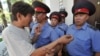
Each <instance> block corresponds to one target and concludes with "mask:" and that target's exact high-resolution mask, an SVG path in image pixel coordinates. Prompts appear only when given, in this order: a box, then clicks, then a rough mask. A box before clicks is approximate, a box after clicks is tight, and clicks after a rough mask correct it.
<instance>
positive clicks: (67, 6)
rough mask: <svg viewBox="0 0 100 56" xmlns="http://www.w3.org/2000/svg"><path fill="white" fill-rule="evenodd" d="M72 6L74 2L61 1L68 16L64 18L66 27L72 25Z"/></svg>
mask: <svg viewBox="0 0 100 56" xmlns="http://www.w3.org/2000/svg"><path fill="white" fill-rule="evenodd" d="M73 4H74V0H63V5H64V6H65V9H66V11H67V12H68V16H67V18H66V24H68V25H70V24H72V23H73V14H72V6H73Z"/></svg>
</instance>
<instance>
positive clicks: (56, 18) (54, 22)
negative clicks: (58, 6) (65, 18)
mask: <svg viewBox="0 0 100 56" xmlns="http://www.w3.org/2000/svg"><path fill="white" fill-rule="evenodd" d="M50 21H51V26H52V28H53V29H54V30H55V31H56V32H57V34H58V35H59V37H60V36H62V35H64V32H63V31H62V30H61V29H60V28H59V27H58V26H59V23H60V21H61V16H60V13H59V12H57V11H54V12H52V13H51V14H50Z"/></svg>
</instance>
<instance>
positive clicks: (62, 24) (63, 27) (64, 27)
mask: <svg viewBox="0 0 100 56" xmlns="http://www.w3.org/2000/svg"><path fill="white" fill-rule="evenodd" d="M59 28H60V29H61V30H62V31H63V32H64V34H66V31H67V29H68V25H67V24H65V23H61V24H59Z"/></svg>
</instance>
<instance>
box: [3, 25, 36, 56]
mask: <svg viewBox="0 0 100 56" xmlns="http://www.w3.org/2000/svg"><path fill="white" fill-rule="evenodd" d="M2 37H3V40H4V42H5V44H6V47H7V50H8V53H9V56H30V55H31V54H32V52H33V51H34V48H33V47H32V44H31V40H30V37H29V33H28V32H27V31H26V30H24V29H21V28H18V27H16V26H14V25H9V26H8V27H7V28H5V29H4V31H3V32H2Z"/></svg>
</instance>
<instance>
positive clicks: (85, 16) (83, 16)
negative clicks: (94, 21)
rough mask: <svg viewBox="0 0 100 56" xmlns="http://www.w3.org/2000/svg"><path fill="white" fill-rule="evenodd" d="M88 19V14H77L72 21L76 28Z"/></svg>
mask: <svg viewBox="0 0 100 56" xmlns="http://www.w3.org/2000/svg"><path fill="white" fill-rule="evenodd" d="M88 18H89V15H88V14H77V15H75V16H74V21H75V24H76V25H77V26H82V25H83V24H84V23H85V22H86V21H87V19H88Z"/></svg>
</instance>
